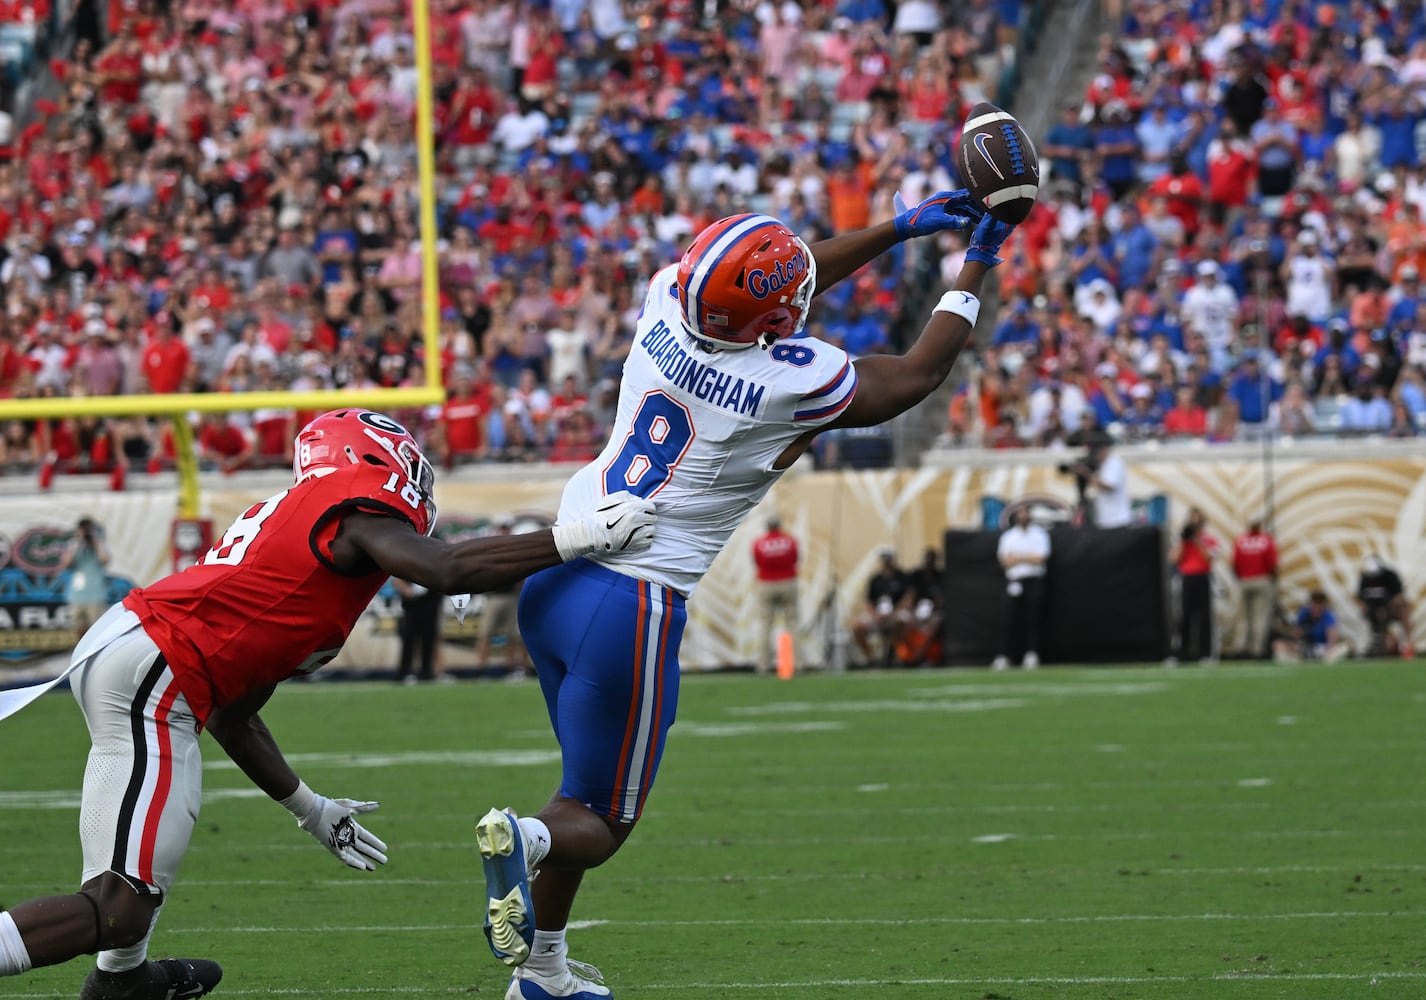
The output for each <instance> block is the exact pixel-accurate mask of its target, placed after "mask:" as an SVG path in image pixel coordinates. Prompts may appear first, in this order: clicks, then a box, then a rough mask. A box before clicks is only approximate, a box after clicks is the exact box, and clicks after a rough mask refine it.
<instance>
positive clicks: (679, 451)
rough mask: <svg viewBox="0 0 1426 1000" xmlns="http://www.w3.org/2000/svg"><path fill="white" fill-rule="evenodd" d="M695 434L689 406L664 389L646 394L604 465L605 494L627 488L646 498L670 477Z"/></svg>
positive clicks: (662, 485) (659, 488) (661, 486)
mask: <svg viewBox="0 0 1426 1000" xmlns="http://www.w3.org/2000/svg"><path fill="white" fill-rule="evenodd" d="M694 436H695V435H694V433H693V414H691V413H689V412H688V407H686V406H684V405H683V404H682V403H680V402H679V401H678V400H676V399H674V398H673V397H672V396H670V395H669V394H668V393H666V392H660V391H658V390H655V391H653V392H650V393H647V394H645V396H644V398H643V399H642V400H640V401H639V408H638V410H636V411H635V412H634V419H633V422H632V424H631V426H630V429H629V434H628V436H627V437H625V438H624V445H623V447H621V448H620V449H619V454H617V455H615V456H614V461H612V462H610V463H609V464H608V465H606V466H605V467H604V493H605V495H606V496H607V495H608V494H610V493H618V492H619V491H620V490H628V491H629V492H630V493H632V494H634V495H635V496H639V497H644V498H645V499H647V498H648V497H651V496H653V495H654V494H655V493H657V492H658V491H659V490H661V489H663V487H664V485H665V484H666V483H667V482H668V481H669V478H670V477H671V476H672V475H673V470H674V469H675V468H677V467H678V463H679V462H680V461H682V460H683V456H684V455H685V454H686V453H687V452H688V448H689V446H690V445H691V444H693V438H694Z"/></svg>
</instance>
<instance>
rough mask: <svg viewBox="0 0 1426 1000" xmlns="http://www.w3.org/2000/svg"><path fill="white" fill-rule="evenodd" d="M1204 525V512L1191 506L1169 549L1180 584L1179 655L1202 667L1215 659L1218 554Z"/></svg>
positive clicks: (1216, 543) (1180, 657) (1171, 561)
mask: <svg viewBox="0 0 1426 1000" xmlns="http://www.w3.org/2000/svg"><path fill="white" fill-rule="evenodd" d="M1206 524H1207V522H1206V521H1205V520H1204V517H1203V511H1201V510H1199V509H1198V508H1197V507H1190V508H1189V509H1188V518H1187V520H1185V521H1184V524H1183V530H1182V531H1181V532H1179V536H1178V541H1176V542H1174V545H1173V548H1172V549H1171V550H1170V552H1169V562H1170V563H1172V564H1173V567H1174V569H1176V570H1177V571H1178V577H1179V583H1180V585H1181V586H1180V588H1179V620H1178V629H1179V632H1178V656H1179V659H1180V660H1184V661H1187V660H1190V659H1195V660H1198V662H1199V663H1202V664H1204V665H1205V666H1206V665H1209V664H1211V663H1213V662H1214V661H1215V660H1216V659H1217V657H1216V656H1215V654H1214V651H1213V558H1214V556H1216V555H1217V553H1218V540H1217V539H1215V538H1214V537H1213V536H1212V535H1210V534H1209V533H1208V531H1207V527H1206Z"/></svg>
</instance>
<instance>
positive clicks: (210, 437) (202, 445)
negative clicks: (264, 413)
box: [196, 413, 257, 475]
mask: <svg viewBox="0 0 1426 1000" xmlns="http://www.w3.org/2000/svg"><path fill="white" fill-rule="evenodd" d="M196 443H197V448H198V458H199V460H200V461H202V462H203V463H205V464H206V465H207V466H208V467H210V468H216V469H217V470H218V471H219V472H221V473H223V474H224V475H231V474H232V473H234V472H237V471H238V470H239V469H243V468H246V467H247V465H248V463H249V462H250V461H251V460H252V457H253V454H254V453H255V452H256V450H257V440H256V436H255V435H254V434H253V433H252V431H251V430H249V429H248V428H245V427H240V426H238V425H237V424H235V423H234V422H233V421H232V420H231V419H230V418H229V416H228V415H227V414H225V413H205V414H204V415H203V421H202V423H201V425H200V426H199V429H198V438H197V442H196Z"/></svg>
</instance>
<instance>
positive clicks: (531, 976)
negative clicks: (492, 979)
mask: <svg viewBox="0 0 1426 1000" xmlns="http://www.w3.org/2000/svg"><path fill="white" fill-rule="evenodd" d="M603 979H604V977H603V976H601V975H600V974H599V970H598V969H596V968H595V967H594V966H592V965H586V964H585V963H584V962H574V961H571V962H570V963H569V964H568V965H567V966H566V967H565V969H564V971H562V972H561V973H560V974H559V975H557V976H543V975H540V974H539V973H537V972H535V971H534V970H532V969H516V970H515V975H514V976H512V977H511V978H510V988H509V989H508V990H506V991H505V1000H605V998H608V997H612V996H613V995H614V991H613V990H611V989H610V988H609V987H607V986H605V985H604V982H603Z"/></svg>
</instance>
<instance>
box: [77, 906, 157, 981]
mask: <svg viewBox="0 0 1426 1000" xmlns="http://www.w3.org/2000/svg"><path fill="white" fill-rule="evenodd" d="M161 912H163V907H162V906H160V907H158V908H157V909H155V910H154V911H153V917H152V918H151V919H150V920H149V932H148V933H147V934H145V935H144V939H143V940H142V941H140V942H139V943H138V944H131V945H129V946H128V947H127V948H110V949H109V950H108V951H101V952H100V953H99V955H98V956H97V958H96V959H95V961H94V964H95V965H96V966H98V968H99V971H100V972H128V971H129V970H131V969H137V968H138V967H139V966H141V965H143V964H144V962H145V961H147V960H148V957H149V938H151V937H153V929H154V924H156V923H158V915H159V914H160V913H161Z"/></svg>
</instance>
